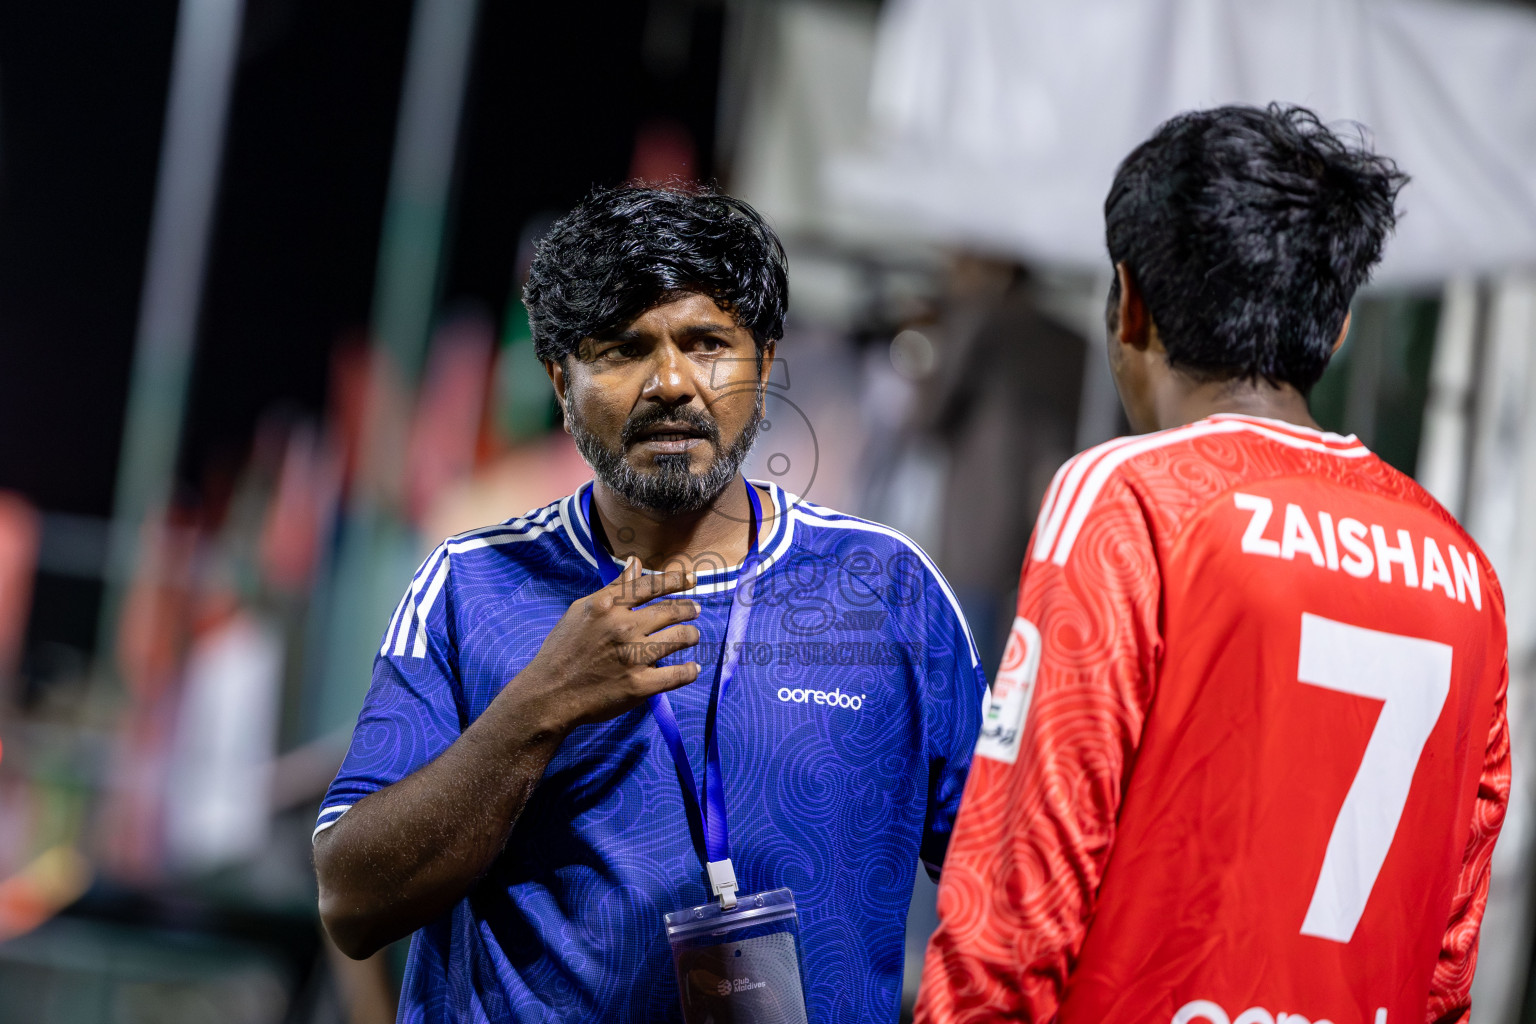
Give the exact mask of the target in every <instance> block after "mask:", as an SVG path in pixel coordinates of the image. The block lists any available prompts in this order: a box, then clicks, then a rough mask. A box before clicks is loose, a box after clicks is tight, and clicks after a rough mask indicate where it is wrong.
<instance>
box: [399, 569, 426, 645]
mask: <svg viewBox="0 0 1536 1024" xmlns="http://www.w3.org/2000/svg"><path fill="white" fill-rule="evenodd" d="M424 582H426V580H425V578H424V577H422V576H417V577H416V578H415V579H413V580H411V589H410V590H408V591H406V602H407V604H408V605H409V609H408V611H407V612H406V615H405V618H404V619H402V620H401V622H400V631H399V632H398V633H396V634H395V657H397V658H399V657H403V656H404V655H405V642H406V639H407V638H408V637H409V636H410V635H411V623H412V622H415V621H416V616H417V615H418V614H419V611H418V609H417V606H416V600H415V599H416V598H417V597H419V596H420V594H421V587H422V584H423V583H424Z"/></svg>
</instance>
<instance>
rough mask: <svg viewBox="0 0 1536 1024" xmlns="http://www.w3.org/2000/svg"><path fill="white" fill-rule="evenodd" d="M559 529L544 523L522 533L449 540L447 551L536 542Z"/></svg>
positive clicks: (455, 552) (453, 551)
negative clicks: (529, 541)
mask: <svg viewBox="0 0 1536 1024" xmlns="http://www.w3.org/2000/svg"><path fill="white" fill-rule="evenodd" d="M559 528H560V524H559V523H544V524H541V525H539V526H536V527H534V528H533V529H530V530H528V531H526V532H524V533H507V534H498V535H496V536H494V537H490V536H479V537H470V538H468V539H465V540H451V541H449V542H448V551H449V553H450V554H458V553H459V552H461V551H473V550H475V549H476V548H487V547H493V546H494V545H497V544H516V543H518V542H520V541H525V540H537V539H538V538H539V537H542V536H544V534H546V533H549V532H550V531H552V530H558V529H559Z"/></svg>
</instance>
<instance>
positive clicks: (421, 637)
mask: <svg viewBox="0 0 1536 1024" xmlns="http://www.w3.org/2000/svg"><path fill="white" fill-rule="evenodd" d="M448 564H449V563H448V559H446V558H445V559H443V561H442V564H441V565H440V566H439V567H438V570H437V575H436V576H434V577H432V586H430V587H428V588H427V593H426V596H425V597H423V598H422V605H421V607H420V608H419V609H418V610H417V612H416V622H417V627H416V646H415V648H414V649H413V650H412V651H411V656H412V657H416V658H425V657H426V656H427V615H428V614H430V613H431V611H432V604H433V602H435V601H436V600H437V595H438V594H439V593H441V592H442V589H443V581H444V580H446V579H447V578H448Z"/></svg>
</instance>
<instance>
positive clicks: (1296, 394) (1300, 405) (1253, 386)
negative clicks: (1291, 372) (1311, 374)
mask: <svg viewBox="0 0 1536 1024" xmlns="http://www.w3.org/2000/svg"><path fill="white" fill-rule="evenodd" d="M1170 384H1171V385H1172V386H1170V387H1168V388H1166V389H1165V390H1164V392H1163V393H1162V394H1160V395H1158V396H1157V397H1158V400H1157V402H1156V414H1157V420H1158V429H1160V430H1161V429H1166V428H1168V427H1181V426H1183V425H1184V424H1186V423H1194V422H1195V421H1196V420H1203V419H1205V418H1206V417H1207V416H1215V415H1217V414H1219V413H1236V414H1238V415H1242V416H1262V417H1264V418H1265V419H1271V420H1282V421H1284V422H1286V423H1294V424H1296V425H1297V426H1300V427H1310V428H1311V429H1313V430H1319V429H1321V428H1320V427H1318V425H1317V421H1316V420H1314V419H1313V418H1312V412H1311V410H1310V409H1308V408H1307V399H1306V396H1304V395H1303V394H1302V393H1301V392H1300V391H1297V390H1296V389H1295V388H1294V387H1292V386H1291V385H1289V384H1271V383H1269V382H1268V381H1266V380H1263V379H1262V378H1261V379H1259V380H1257V381H1251V380H1223V381H1192V380H1189V379H1188V378H1182V377H1181V378H1178V379H1175V380H1173V381H1170Z"/></svg>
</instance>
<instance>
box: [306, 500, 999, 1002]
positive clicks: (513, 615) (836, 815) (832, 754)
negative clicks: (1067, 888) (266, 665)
mask: <svg viewBox="0 0 1536 1024" xmlns="http://www.w3.org/2000/svg"><path fill="white" fill-rule="evenodd" d="M590 486H591V485H590V484H587V485H586V487H590ZM757 486H758V487H759V489H760V492H761V493H762V494H763V495H764V496H765V498H766V499H767V500H766V501H765V505H766V504H768V502H771V503H772V507H773V510H774V512H773V520H772V522H771V524H769V526H768V528H766V529H765V530H764V531H762V533H761V535H760V536H759V538H758V550H759V552H760V553H761V556H762V558H763V568H762V570H761V574H760V575H759V577H758V580H757V582H756V583H755V585H754V589H753V591H752V600H751V606H750V616H749V618H748V620H747V628H746V633H745V636H744V640H743V645H742V647H741V655H740V660H739V663H738V667H737V669H736V675H735V678H734V680H733V681H732V683H731V687H730V690H729V692H728V693H727V694H726V695H725V697H724V699H723V701H722V703H721V706H720V709H719V713H718V714H719V719H718V728H719V743H720V756H721V761H722V764H723V768H724V777H725V796H726V800H727V806H728V810H729V821H730V830H731V845H732V859H733V864H734V867H735V871H736V877H737V879H738V880H739V882H740V884H741V892H742V893H743V894H747V893H754V892H761V891H764V890H769V889H777V888H780V887H784V886H787V887H788V888H790V889H792V890H793V891H794V893H795V898H796V902H797V903H798V906H799V914H800V927H801V940H802V947H803V953H804V965H805V982H806V997H807V1003H808V1008H809V1011H810V1016H811V1019H812V1020H813V1021H816V1022H820V1024H851V1022H863V1021H868V1022H875V1021H879V1022H881V1024H886V1022H889V1021H892V1020H894V1019H895V1018H896V1015H897V1010H898V1002H899V998H900V993H901V977H902V966H903V934H904V928H905V922H906V914H907V905H908V901H909V900H910V898H911V893H912V876H913V872H914V870H915V869H916V866H917V863H918V861H919V859H921V860H923V861H924V862H926V863H927V864H928V865H929V867H930V870H937V865H938V864H939V863H940V862H941V861H942V859H943V856H944V848H945V845H946V843H947V840H948V837H949V833H950V827H951V825H952V823H953V821H954V817H955V812H956V810H957V809H958V806H959V803H960V794H961V790H962V788H963V786H964V782H965V773H966V769H967V768H968V766H969V764H970V759H971V750H972V748H973V746H974V745H975V742H976V735H977V731H978V729H979V727H980V721H981V705H982V697H983V694H984V691H985V687H986V682H985V677H984V675H983V673H982V671H981V668H980V666H979V664H978V660H977V654H976V649H975V645H974V644H973V642H972V640H971V637H970V633H969V630H968V629H967V627H966V624H965V621H964V619H963V618H962V616H961V613H960V608H959V606H958V604H957V603H956V601H955V597H954V595H953V594H952V593H951V592H950V589H949V586H948V584H946V583H945V582H944V580H943V578H942V577H941V576H940V575H939V572H938V570H937V569H936V568H935V567H934V565H933V563H932V562H931V561H929V559H928V557H927V556H926V555H925V554H923V552H922V551H921V550H919V549H918V547H917V546H916V545H915V544H913V543H912V541H910V540H908V539H907V538H906V537H904V536H902V535H901V534H899V533H897V532H896V531H895V530H892V529H889V528H888V527H885V526H880V525H878V524H876V523H871V522H868V521H866V520H862V519H857V518H855V517H853V516H847V515H843V514H841V513H838V512H834V511H832V510H831V509H827V508H823V507H821V506H819V505H814V504H811V503H809V502H806V501H804V500H802V499H799V498H796V497H795V496H794V495H791V494H789V493H787V492H786V491H784V490H782V489H780V488H778V487H775V486H773V485H771V484H762V483H759V484H757ZM583 490H585V488H583ZM581 509H582V503H581V492H580V491H578V492H577V493H576V494H573V495H570V496H568V497H566V498H563V499H561V500H560V501H557V502H555V503H553V504H551V505H549V506H547V507H545V508H543V509H540V510H538V511H536V512H532V513H530V514H528V515H526V516H524V517H522V518H519V519H514V520H511V521H509V522H507V523H505V524H503V525H501V526H494V527H488V528H485V529H481V530H473V531H471V532H469V533H465V534H461V535H459V536H457V537H454V538H452V539H451V540H448V541H447V542H445V543H444V544H442V545H441V546H440V547H438V548H437V549H436V550H435V551H433V552H432V554H431V555H430V556H429V557H428V558H427V560H426V562H425V563H424V564H423V565H422V567H421V569H420V570H419V571H418V572H417V573H416V576H415V578H414V579H413V580H412V581H411V585H410V587H409V589H408V590H407V592H406V594H405V596H404V598H403V599H402V600H401V602H400V606H399V608H398V609H397V610H396V612H395V614H394V617H393V619H392V621H391V622H390V624H389V628H388V630H387V631H386V633H385V635H384V642H383V645H382V646H381V647H380V649H379V655H378V657H377V659H376V660H375V661H374V669H373V683H372V686H371V688H370V689H369V691H368V697H367V700H366V702H365V703H364V706H363V710H362V714H361V715H360V716H359V718H358V722H357V727H356V730H355V731H354V733H353V736H352V745H351V749H350V750H349V751H348V754H347V758H346V761H345V762H344V763H343V765H342V768H341V772H340V774H339V775H338V776H337V777H336V781H335V782H333V783H332V784H331V788H330V790H329V792H328V793H327V794H326V798H325V801H324V803H323V804H322V809H321V812H320V819H319V823H318V827H317V828H316V830H315V831H316V835H318V834H319V833H320V831H322V830H324V829H325V828H328V827H329V826H331V825H333V824H335V822H336V821H337V819H338V818H340V817H341V815H343V814H345V813H346V811H347V809H348V808H349V807H351V806H352V805H353V804H355V803H356V802H357V801H359V800H361V799H363V798H364V797H366V796H367V795H368V794H370V793H372V792H374V791H376V790H379V789H382V788H383V787H385V786H388V785H390V784H392V783H394V782H397V781H399V780H400V779H402V778H404V777H405V776H407V775H409V774H411V773H412V772H414V771H416V770H417V769H418V768H420V767H422V766H423V765H425V764H426V763H428V762H429V761H431V760H432V759H433V758H435V757H436V756H437V755H438V754H440V753H442V752H443V751H444V750H445V749H446V748H447V747H448V746H449V745H450V744H451V743H453V741H454V740H455V739H457V738H458V737H459V735H460V734H461V733H462V732H463V731H464V729H465V728H466V727H467V726H468V725H469V723H470V722H472V721H473V720H474V719H475V718H476V717H477V716H478V715H480V714H481V713H482V712H483V711H484V710H485V709H486V707H487V706H488V705H489V704H490V702H491V700H492V699H493V698H494V697H495V696H496V694H497V693H499V692H500V691H501V689H502V687H504V686H506V685H508V684H509V682H511V684H512V685H516V683H515V677H516V676H517V674H518V673H519V672H520V671H522V669H523V667H524V666H526V665H527V664H528V662H529V661H530V660H532V658H533V657H534V655H535V654H536V653H537V652H538V650H539V647H540V645H541V644H542V643H543V642H544V638H545V636H546V635H548V633H549V630H550V629H551V628H552V627H553V626H554V624H555V623H556V622H557V621H558V620H559V618H560V617H561V615H563V614H564V613H565V611H566V609H567V608H568V607H569V606H570V604H571V603H572V602H573V601H575V600H577V599H578V598H581V597H584V596H586V595H588V594H591V593H592V592H593V591H595V590H598V589H599V588H600V587H601V586H602V579H601V576H600V573H599V570H598V564H599V561H600V560H609V561H612V556H611V555H609V554H608V553H607V551H606V550H604V549H603V548H602V547H601V545H600V544H598V543H596V542H595V541H594V539H593V536H592V531H591V529H590V527H589V526H588V524H587V523H586V522H585V521H584V519H583V518H582V511H581ZM743 529H745V524H744V525H743ZM738 572H739V566H725V565H722V566H721V567H720V568H718V569H717V570H715V571H701V572H699V574H698V585H697V586H696V587H695V588H694V589H693V590H691V591H688V594H689V596H692V597H693V598H694V599H695V600H697V601H698V602H699V604H700V606H701V612H700V615H699V617H698V619H697V625H698V627H699V631H700V634H701V637H702V639H701V641H700V643H699V645H698V646H697V647H695V648H693V649H691V650H689V651H684V652H682V653H681V654H679V655H675V656H674V657H673V659H672V660H674V661H688V660H694V661H698V662H699V663H700V665H701V666H703V671H702V673H701V674H700V677H699V679H698V680H697V681H696V682H695V683H693V684H692V685H689V686H685V687H683V688H682V689H681V690H676V691H673V692H672V693H671V694H670V700H671V703H672V707H673V708H674V710H675V711H676V714H677V718H678V721H679V723H680V725H681V727H682V732H683V736H684V738H685V740H686V743H687V747H688V751H689V756H690V759H691V761H692V764H693V765H694V770H695V773H696V774H698V773H699V772H700V771H701V770H702V767H703V743H704V741H703V736H704V718H705V712H706V708H707V705H708V702H709V692H710V684H711V682H712V681H713V674H714V666H715V664H716V660H715V656H716V654H717V653H718V651H719V644H720V643H721V642H722V641H723V638H724V627H725V621H726V613H727V611H728V609H729V607H730V604H731V601H732V598H733V596H734V590H735V586H736V578H737V575H738ZM707 900H708V893H707V891H706V889H705V882H704V872H703V868H702V865H700V863H699V860H698V857H697V855H696V854H695V852H694V846H693V841H692V838H691V836H690V833H689V830H688V822H687V819H686V817H685V813H684V809H683V800H682V795H681V792H680V791H679V789H678V781H677V774H676V772H675V770H674V767H673V764H672V760H671V757H670V756H669V754H668V751H667V748H666V746H665V743H664V742H663V740H662V737H661V734H660V732H659V731H658V730H657V727H656V723H655V721H654V720H653V719H652V717H651V715H650V713H649V712H648V710H647V708H646V707H645V706H644V705H641V706H640V707H639V708H637V709H635V710H633V711H630V712H628V713H626V714H624V715H622V716H620V717H619V718H615V719H613V720H611V721H607V722H601V723H597V724H594V725H585V726H581V727H578V728H576V729H575V730H573V731H572V732H571V733H570V735H569V736H568V737H567V738H566V740H565V742H564V743H563V744H562V745H561V747H560V750H559V752H558V753H557V754H556V755H555V757H554V759H553V760H552V761H551V762H550V764H549V767H548V768H547V770H546V771H545V773H544V777H543V779H542V781H541V782H540V783H539V785H538V788H537V789H536V790H535V791H534V794H533V796H532V797H531V798H530V799H529V801H528V804H527V806H526V808H525V809H524V810H523V813H522V816H521V817H520V818H519V819H518V821H517V824H516V826H515V827H514V828H513V830H512V833H511V838H510V839H509V841H508V843H507V847H506V850H505V851H504V852H503V853H502V855H501V856H500V857H499V858H498V860H497V861H496V862H495V863H494V864H493V866H492V867H491V869H490V871H489V873H488V874H487V876H486V877H485V878H484V879H482V880H481V881H480V882H479V883H477V884H476V885H475V887H474V888H473V890H472V891H471V892H470V893H469V894H468V895H467V896H466V897H465V898H464V899H463V900H460V901H459V903H458V904H457V905H456V906H455V907H454V908H453V909H452V910H451V911H449V912H448V913H446V914H444V915H443V916H442V917H440V918H439V919H437V920H436V921H433V922H432V923H431V924H429V925H427V926H426V927H424V928H422V929H421V930H419V931H418V932H417V933H416V934H415V936H414V937H413V938H412V941H411V948H410V958H409V962H408V966H407V969H406V976H405V983H404V991H403V993H402V996H401V1008H400V1020H401V1021H407V1022H413V1024H414V1022H418V1021H420V1022H434V1024H435V1022H448V1021H453V1022H471V1021H473V1022H480V1021H485V1022H492V1021H494V1022H502V1021H520V1022H521V1021H571V1020H590V1021H599V1020H600V1021H635V1022H641V1021H646V1022H649V1021H676V1020H680V1019H681V1009H680V1006H679V1001H678V993H677V985H676V982H675V980H674V978H673V972H672V962H671V957H670V952H669V948H668V945H667V940H666V936H665V933H664V931H663V927H662V915H664V914H666V913H669V912H671V911H673V910H677V909H679V908H682V907H688V906H694V905H697V904H700V903H704V902H706V901H707Z"/></svg>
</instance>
